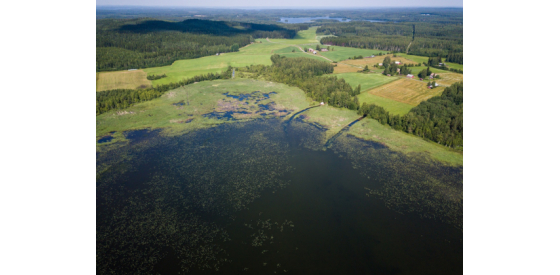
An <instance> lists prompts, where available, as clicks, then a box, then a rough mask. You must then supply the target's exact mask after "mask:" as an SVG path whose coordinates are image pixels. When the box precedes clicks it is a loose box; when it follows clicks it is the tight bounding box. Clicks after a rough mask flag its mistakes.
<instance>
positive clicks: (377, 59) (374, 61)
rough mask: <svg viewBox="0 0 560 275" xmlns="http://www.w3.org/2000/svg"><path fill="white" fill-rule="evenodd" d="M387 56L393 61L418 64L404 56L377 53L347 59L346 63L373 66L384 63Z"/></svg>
mask: <svg viewBox="0 0 560 275" xmlns="http://www.w3.org/2000/svg"><path fill="white" fill-rule="evenodd" d="M387 56H388V57H390V58H391V62H395V61H400V62H401V63H402V64H417V63H416V62H413V61H410V60H408V59H406V58H404V57H393V56H392V55H377V56H375V57H372V58H364V59H355V60H346V61H344V63H346V64H351V65H356V66H360V67H365V66H366V65H368V66H369V67H370V68H371V67H373V65H379V63H383V59H385V57H387ZM399 66H401V65H399Z"/></svg>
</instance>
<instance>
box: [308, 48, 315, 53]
mask: <svg viewBox="0 0 560 275" xmlns="http://www.w3.org/2000/svg"><path fill="white" fill-rule="evenodd" d="M307 51H308V52H310V53H312V52H314V51H315V50H314V49H312V48H309V50H307Z"/></svg>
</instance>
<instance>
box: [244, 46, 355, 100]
mask: <svg viewBox="0 0 560 275" xmlns="http://www.w3.org/2000/svg"><path fill="white" fill-rule="evenodd" d="M271 60H272V63H273V64H272V65H270V66H264V65H252V66H247V67H245V68H239V71H240V72H246V73H248V74H245V75H246V76H247V77H252V78H264V79H266V80H268V81H274V82H280V83H285V84H288V85H290V86H296V87H298V88H300V89H302V90H303V91H304V92H305V93H306V94H307V96H309V97H310V98H312V99H313V100H316V101H322V102H327V103H328V104H329V105H330V106H333V107H339V108H348V109H351V110H357V109H358V107H359V102H358V98H357V97H356V95H358V94H360V88H359V87H358V88H356V89H352V87H351V86H350V84H348V83H346V81H344V79H342V78H337V77H336V76H322V75H324V74H330V73H332V72H333V71H334V66H333V65H331V64H329V63H326V62H323V61H319V60H314V59H310V58H305V57H298V58H286V57H285V56H279V55H273V56H272V57H271Z"/></svg>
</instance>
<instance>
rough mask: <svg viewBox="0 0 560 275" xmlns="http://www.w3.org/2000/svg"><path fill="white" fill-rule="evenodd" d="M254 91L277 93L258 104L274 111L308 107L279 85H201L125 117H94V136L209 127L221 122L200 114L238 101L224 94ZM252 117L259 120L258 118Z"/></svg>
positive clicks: (130, 111)
mask: <svg viewBox="0 0 560 275" xmlns="http://www.w3.org/2000/svg"><path fill="white" fill-rule="evenodd" d="M254 91H261V92H263V93H269V92H273V91H274V92H276V93H277V94H272V95H270V99H267V100H262V101H260V102H259V104H267V103H268V102H270V101H274V102H275V103H276V106H278V108H281V109H287V110H290V111H291V112H295V111H298V110H301V109H303V108H306V107H309V105H310V101H308V100H307V98H306V96H305V93H303V91H301V90H300V89H298V88H294V87H289V86H287V85H284V84H280V83H274V82H266V81H257V80H251V79H235V80H215V81H203V82H200V83H197V84H191V85H187V86H185V87H184V88H178V89H175V90H172V91H169V92H167V93H165V94H164V95H163V96H162V97H160V98H157V99H154V100H151V101H147V102H143V103H138V104H136V105H134V106H132V107H130V108H127V109H126V110H125V111H126V113H123V112H121V113H119V112H117V111H112V112H107V113H104V114H101V115H99V116H97V128H96V129H97V133H96V135H97V137H101V136H104V135H107V134H108V133H109V132H111V131H116V132H118V133H122V132H123V131H126V130H131V129H144V128H163V129H165V130H166V132H167V133H168V134H173V133H181V132H186V131H190V130H193V129H200V128H204V127H210V126H212V125H215V124H218V123H223V121H218V120H215V119H210V118H205V117H203V116H202V115H203V114H206V113H211V112H213V111H214V110H215V108H217V107H218V105H219V102H220V101H222V100H227V101H234V102H236V101H238V100H237V99H231V98H228V97H226V96H225V95H223V94H224V93H226V92H229V93H230V94H239V93H251V92H254ZM180 101H183V102H185V105H183V106H175V105H173V103H177V102H180ZM187 102H188V103H189V104H188V105H187ZM243 107H251V106H243ZM248 116H249V117H250V116H251V115H248ZM255 116H256V117H260V115H255ZM188 119H192V122H190V123H181V122H184V121H185V120H188Z"/></svg>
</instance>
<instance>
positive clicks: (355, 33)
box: [317, 21, 463, 64]
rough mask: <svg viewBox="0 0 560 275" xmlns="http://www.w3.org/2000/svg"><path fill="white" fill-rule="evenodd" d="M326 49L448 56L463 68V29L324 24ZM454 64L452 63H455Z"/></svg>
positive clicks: (320, 32)
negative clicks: (341, 48) (356, 49)
mask: <svg viewBox="0 0 560 275" xmlns="http://www.w3.org/2000/svg"><path fill="white" fill-rule="evenodd" d="M317 34H318V35H335V36H330V37H324V38H322V39H321V43H323V44H325V45H334V46H345V47H353V48H363V49H377V50H385V51H392V52H402V53H406V52H407V51H408V54H413V55H420V56H438V55H439V56H448V55H450V56H449V57H451V60H448V61H449V62H457V61H460V62H457V63H460V64H462V59H463V58H462V52H463V25H462V24H429V23H379V22H376V23H373V22H364V21H353V22H348V23H332V24H325V25H323V26H321V27H320V28H319V29H317ZM452 60H453V61H452Z"/></svg>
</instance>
